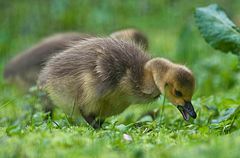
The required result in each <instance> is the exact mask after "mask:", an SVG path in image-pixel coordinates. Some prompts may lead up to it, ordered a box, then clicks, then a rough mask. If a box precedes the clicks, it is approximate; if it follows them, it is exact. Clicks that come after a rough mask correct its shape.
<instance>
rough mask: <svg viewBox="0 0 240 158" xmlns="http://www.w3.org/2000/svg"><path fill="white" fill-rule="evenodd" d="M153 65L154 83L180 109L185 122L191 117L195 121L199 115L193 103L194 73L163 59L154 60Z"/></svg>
mask: <svg viewBox="0 0 240 158" xmlns="http://www.w3.org/2000/svg"><path fill="white" fill-rule="evenodd" d="M152 63H153V64H152V73H153V78H154V82H155V84H156V86H157V87H158V88H159V90H160V91H161V93H162V94H164V95H165V96H166V98H167V99H168V100H169V101H170V102H171V103H172V104H174V105H175V106H176V107H177V108H178V110H179V111H180V112H181V114H182V115H183V118H184V119H185V120H189V116H191V117H192V118H194V119H195V118H196V117H197V114H196V112H195V110H194V108H193V105H192V103H191V100H192V96H193V93H194V89H195V79H194V76H193V74H192V72H191V71H190V70H189V69H188V68H187V67H185V66H183V65H178V64H174V63H172V62H170V61H168V60H166V59H163V58H157V59H153V61H152Z"/></svg>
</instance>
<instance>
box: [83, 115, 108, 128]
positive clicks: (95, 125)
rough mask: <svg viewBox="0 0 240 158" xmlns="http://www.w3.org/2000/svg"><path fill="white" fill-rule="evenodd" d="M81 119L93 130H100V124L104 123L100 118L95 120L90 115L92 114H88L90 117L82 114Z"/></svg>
mask: <svg viewBox="0 0 240 158" xmlns="http://www.w3.org/2000/svg"><path fill="white" fill-rule="evenodd" d="M82 117H83V118H84V120H85V121H86V122H87V123H88V124H89V125H90V126H92V127H93V128H94V129H99V128H101V126H102V124H103V123H104V119H100V118H98V119H96V116H95V115H92V114H90V115H84V114H82Z"/></svg>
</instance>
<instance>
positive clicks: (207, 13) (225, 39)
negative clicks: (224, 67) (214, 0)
mask: <svg viewBox="0 0 240 158" xmlns="http://www.w3.org/2000/svg"><path fill="white" fill-rule="evenodd" d="M195 19H196V23H197V25H198V28H199V30H200V32H201V34H202V36H203V37H204V38H205V40H206V41H207V42H208V43H209V44H210V45H211V46H212V47H214V48H215V49H218V50H221V51H223V52H232V53H234V54H238V55H240V29H239V28H238V27H237V26H236V25H235V24H234V23H233V22H232V21H231V20H230V19H229V18H228V16H227V15H226V14H225V12H224V11H223V10H222V9H221V8H220V7H219V6H218V5H217V4H212V5H209V6H207V7H202V8H197V9H196V12H195Z"/></svg>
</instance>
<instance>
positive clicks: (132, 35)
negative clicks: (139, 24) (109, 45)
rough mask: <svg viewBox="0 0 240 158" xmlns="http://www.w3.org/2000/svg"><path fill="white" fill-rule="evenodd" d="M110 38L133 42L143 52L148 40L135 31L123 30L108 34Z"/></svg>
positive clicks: (130, 29) (146, 47)
mask: <svg viewBox="0 0 240 158" xmlns="http://www.w3.org/2000/svg"><path fill="white" fill-rule="evenodd" d="M110 36H111V37H113V38H117V39H122V40H126V41H133V42H135V43H136V44H138V45H140V46H141V47H142V48H143V49H144V50H147V49H148V39H147V37H146V36H145V35H144V34H143V33H142V32H140V31H139V30H137V29H132V28H129V29H125V30H119V31H117V32H113V33H112V34H110Z"/></svg>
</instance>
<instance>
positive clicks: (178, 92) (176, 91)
mask: <svg viewBox="0 0 240 158" xmlns="http://www.w3.org/2000/svg"><path fill="white" fill-rule="evenodd" d="M175 95H176V96H177V97H182V96H183V95H182V93H181V92H180V91H178V90H175Z"/></svg>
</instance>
